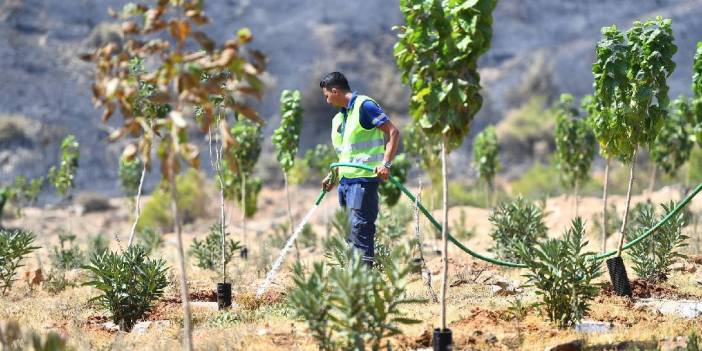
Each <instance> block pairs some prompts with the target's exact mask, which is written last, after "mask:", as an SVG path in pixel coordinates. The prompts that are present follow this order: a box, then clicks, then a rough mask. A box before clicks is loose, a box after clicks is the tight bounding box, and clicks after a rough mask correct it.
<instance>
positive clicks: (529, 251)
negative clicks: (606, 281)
mask: <svg viewBox="0 0 702 351" xmlns="http://www.w3.org/2000/svg"><path fill="white" fill-rule="evenodd" d="M586 245H587V241H585V227H584V225H583V222H582V220H581V219H580V217H577V218H576V219H574V220H573V223H572V225H571V228H569V229H567V230H566V232H565V235H564V237H563V238H562V239H549V240H547V241H546V242H543V243H539V242H536V243H534V242H523V241H522V242H519V243H517V252H518V254H519V257H520V259H521V261H522V262H524V263H525V264H526V265H527V273H526V274H525V275H524V276H525V277H526V278H527V279H528V281H529V283H530V284H532V285H533V286H534V287H535V288H536V289H537V291H536V294H537V295H539V296H540V297H541V302H539V303H538V305H540V306H543V307H544V308H545V310H546V313H547V314H548V318H549V320H550V321H551V322H552V323H555V324H556V325H557V326H558V327H559V328H566V327H572V326H574V325H575V324H576V323H577V322H579V321H580V320H581V319H582V318H583V317H584V316H585V315H587V313H588V311H589V308H590V301H591V300H592V299H594V298H595V297H596V296H597V289H598V288H597V286H596V285H594V284H593V280H594V279H595V278H597V277H599V276H600V275H601V274H602V272H601V269H600V268H601V266H600V263H601V262H600V261H599V260H596V259H594V255H593V253H592V252H583V249H584V248H585V246H586Z"/></svg>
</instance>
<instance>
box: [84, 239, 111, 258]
mask: <svg viewBox="0 0 702 351" xmlns="http://www.w3.org/2000/svg"><path fill="white" fill-rule="evenodd" d="M109 248H110V242H109V241H108V240H107V238H106V237H105V236H104V235H102V234H96V235H95V236H93V237H92V238H90V242H89V243H88V255H95V254H97V255H102V254H104V253H105V252H107V250H108V249H109Z"/></svg>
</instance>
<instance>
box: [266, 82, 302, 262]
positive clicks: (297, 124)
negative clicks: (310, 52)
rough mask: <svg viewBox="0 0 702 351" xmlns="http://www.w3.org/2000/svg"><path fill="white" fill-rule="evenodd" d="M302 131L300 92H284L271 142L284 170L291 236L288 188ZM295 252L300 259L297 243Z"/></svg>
mask: <svg viewBox="0 0 702 351" xmlns="http://www.w3.org/2000/svg"><path fill="white" fill-rule="evenodd" d="M301 129H302V107H300V91H299V90H295V91H290V90H283V93H282V94H281V95H280V127H278V129H276V130H275V132H273V137H272V138H271V140H272V141H273V144H274V145H275V157H276V158H277V159H278V162H279V163H280V167H281V168H283V180H284V181H285V199H286V200H287V202H288V219H289V220H290V226H289V227H288V228H290V235H291V236H292V234H293V231H294V230H295V228H294V226H295V222H294V221H293V215H292V206H291V205H290V190H289V188H288V172H290V170H291V169H292V168H293V166H294V164H295V155H296V154H297V149H298V148H299V146H300V130H301ZM295 252H296V253H297V258H298V259H299V258H300V252H299V249H298V247H297V241H295Z"/></svg>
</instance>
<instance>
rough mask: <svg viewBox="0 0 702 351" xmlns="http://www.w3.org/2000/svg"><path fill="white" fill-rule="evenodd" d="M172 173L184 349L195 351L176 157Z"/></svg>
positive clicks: (172, 159) (173, 211)
mask: <svg viewBox="0 0 702 351" xmlns="http://www.w3.org/2000/svg"><path fill="white" fill-rule="evenodd" d="M169 158H170V171H169V173H168V181H169V182H170V185H171V212H172V213H173V226H174V230H175V232H176V238H177V240H178V264H179V265H180V295H181V300H182V301H183V328H184V330H183V349H185V350H187V351H192V350H193V331H192V328H191V325H190V321H191V316H190V301H189V300H188V299H189V297H188V275H187V273H186V271H185V255H184V254H183V235H182V233H181V228H180V214H179V212H178V192H177V189H176V181H175V175H174V172H175V155H170V157H169Z"/></svg>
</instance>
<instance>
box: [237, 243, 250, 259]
mask: <svg viewBox="0 0 702 351" xmlns="http://www.w3.org/2000/svg"><path fill="white" fill-rule="evenodd" d="M239 257H241V258H243V259H245V260H247V259H248V258H249V249H248V248H246V246H244V247H242V248H241V249H239Z"/></svg>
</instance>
